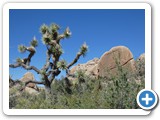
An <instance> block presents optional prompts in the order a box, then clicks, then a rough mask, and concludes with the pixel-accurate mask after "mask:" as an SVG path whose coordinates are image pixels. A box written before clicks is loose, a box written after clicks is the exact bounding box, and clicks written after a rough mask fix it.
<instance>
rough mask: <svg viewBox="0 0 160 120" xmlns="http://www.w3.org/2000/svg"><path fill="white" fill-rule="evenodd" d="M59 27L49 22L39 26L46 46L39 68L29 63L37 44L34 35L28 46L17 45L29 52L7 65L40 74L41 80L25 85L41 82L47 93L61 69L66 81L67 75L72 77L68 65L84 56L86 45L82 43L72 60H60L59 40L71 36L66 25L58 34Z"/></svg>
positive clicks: (23, 50) (20, 49)
mask: <svg viewBox="0 0 160 120" xmlns="http://www.w3.org/2000/svg"><path fill="white" fill-rule="evenodd" d="M59 29H60V27H59V26H58V25H57V24H51V25H50V26H47V25H45V24H43V25H42V26H41V27H40V31H41V33H42V38H43V43H44V45H45V46H46V48H47V49H46V62H45V64H44V66H43V67H42V68H41V69H38V68H37V67H35V66H32V65H30V64H31V59H32V57H33V56H34V54H35V53H36V49H35V48H36V47H37V46H38V41H37V40H36V38H35V37H34V38H33V40H32V41H31V42H30V46H24V45H19V46H18V49H19V52H21V53H24V52H26V51H28V52H29V55H28V57H26V58H17V60H16V63H14V64H10V65H9V67H11V68H17V67H22V68H24V69H26V70H34V71H35V72H37V74H40V76H41V78H42V80H40V81H37V80H35V81H31V80H30V81H27V82H26V83H25V86H26V85H27V84H29V83H35V84H43V85H44V86H45V90H46V92H47V93H50V92H51V84H52V82H53V81H54V80H55V77H56V76H58V75H59V74H60V72H61V71H62V70H65V71H66V80H67V81H68V77H70V76H71V77H74V75H73V74H70V70H69V69H70V67H71V66H72V65H74V64H75V63H76V62H77V61H78V59H79V58H80V56H85V54H86V52H87V49H88V46H87V45H86V43H84V44H83V45H82V46H81V48H80V51H79V52H78V53H77V54H76V57H75V58H74V60H73V61H72V62H71V63H69V64H67V62H66V61H65V60H60V56H61V55H62V53H63V50H62V46H61V44H60V42H61V40H63V39H65V38H69V37H70V36H71V32H70V29H69V27H67V28H66V29H65V31H64V33H62V34H59V32H58V31H59Z"/></svg>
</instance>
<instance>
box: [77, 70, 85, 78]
mask: <svg viewBox="0 0 160 120" xmlns="http://www.w3.org/2000/svg"><path fill="white" fill-rule="evenodd" d="M75 75H76V77H77V78H78V79H81V78H84V76H85V71H84V70H81V69H80V70H77V71H76V73H75Z"/></svg>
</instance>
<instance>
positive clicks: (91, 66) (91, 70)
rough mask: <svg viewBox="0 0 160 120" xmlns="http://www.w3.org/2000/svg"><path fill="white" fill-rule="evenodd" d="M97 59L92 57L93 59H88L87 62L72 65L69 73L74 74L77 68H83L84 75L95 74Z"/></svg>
mask: <svg viewBox="0 0 160 120" xmlns="http://www.w3.org/2000/svg"><path fill="white" fill-rule="evenodd" d="M98 62H99V59H98V58H94V59H93V60H90V61H88V62H87V63H84V64H78V65H77V66H74V67H72V69H71V70H70V72H71V74H74V73H75V72H76V71H78V70H83V71H85V74H86V75H90V76H97V75H98V73H97V65H98Z"/></svg>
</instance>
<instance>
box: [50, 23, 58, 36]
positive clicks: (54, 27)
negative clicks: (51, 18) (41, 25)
mask: <svg viewBox="0 0 160 120" xmlns="http://www.w3.org/2000/svg"><path fill="white" fill-rule="evenodd" d="M59 29H60V26H59V25H57V24H55V23H52V24H51V25H50V31H51V32H52V34H54V33H55V32H56V31H57V30H59Z"/></svg>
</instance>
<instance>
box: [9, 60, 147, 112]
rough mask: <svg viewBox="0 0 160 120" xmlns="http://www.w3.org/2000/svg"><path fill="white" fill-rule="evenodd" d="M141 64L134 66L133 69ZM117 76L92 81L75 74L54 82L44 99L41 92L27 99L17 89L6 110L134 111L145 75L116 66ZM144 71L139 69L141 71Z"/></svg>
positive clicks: (81, 73) (24, 94) (12, 91)
mask: <svg viewBox="0 0 160 120" xmlns="http://www.w3.org/2000/svg"><path fill="white" fill-rule="evenodd" d="M138 64H142V63H136V65H138ZM138 67H140V66H138ZM116 69H117V71H118V72H117V74H116V75H110V76H109V77H107V78H100V77H99V78H93V77H90V76H87V75H84V73H83V71H79V72H78V73H77V74H76V78H75V79H74V80H72V81H69V82H70V83H68V82H66V79H65V78H61V79H60V80H55V81H54V82H53V83H52V86H51V94H50V96H49V98H48V99H46V97H45V91H44V90H43V89H42V90H40V92H39V94H37V95H31V94H28V93H26V92H21V93H20V94H19V95H18V97H16V96H13V95H15V93H17V91H18V88H17V89H16V88H15V87H14V88H11V89H10V101H9V102H10V103H9V105H10V108H14V109H138V108H139V106H138V105H137V102H136V96H137V93H138V92H139V91H140V90H141V89H143V88H144V81H145V75H144V73H145V72H141V73H140V72H139V69H137V70H135V71H134V72H132V73H131V72H130V71H129V70H127V69H126V68H123V67H122V66H120V64H119V63H118V62H117V67H116ZM143 69H144V67H143V68H142V69H141V70H143Z"/></svg>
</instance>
